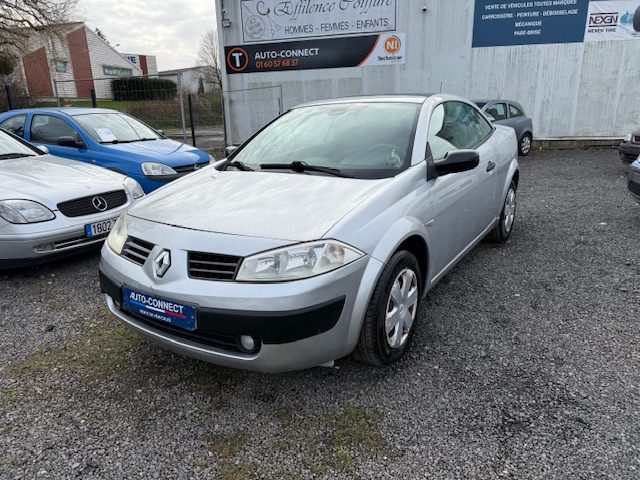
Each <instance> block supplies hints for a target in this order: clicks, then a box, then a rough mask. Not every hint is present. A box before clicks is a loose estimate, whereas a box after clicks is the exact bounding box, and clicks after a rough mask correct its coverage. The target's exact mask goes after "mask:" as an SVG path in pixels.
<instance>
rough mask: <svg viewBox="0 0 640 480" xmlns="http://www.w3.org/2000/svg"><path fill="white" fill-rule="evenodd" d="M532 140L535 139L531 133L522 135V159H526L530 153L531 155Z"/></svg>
mask: <svg viewBox="0 0 640 480" xmlns="http://www.w3.org/2000/svg"><path fill="white" fill-rule="evenodd" d="M532 140H533V137H532V136H531V134H530V133H525V134H524V135H522V138H521V139H520V142H519V143H518V154H519V155H520V156H521V157H526V156H527V155H529V153H531V142H532Z"/></svg>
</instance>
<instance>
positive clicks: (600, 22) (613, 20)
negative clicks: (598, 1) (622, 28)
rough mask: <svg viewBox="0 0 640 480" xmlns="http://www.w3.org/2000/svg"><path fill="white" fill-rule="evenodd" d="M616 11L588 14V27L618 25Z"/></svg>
mask: <svg viewBox="0 0 640 480" xmlns="http://www.w3.org/2000/svg"><path fill="white" fill-rule="evenodd" d="M618 18H619V14H618V12H615V13H592V14H591V15H590V16H589V26H590V27H613V26H615V25H618Z"/></svg>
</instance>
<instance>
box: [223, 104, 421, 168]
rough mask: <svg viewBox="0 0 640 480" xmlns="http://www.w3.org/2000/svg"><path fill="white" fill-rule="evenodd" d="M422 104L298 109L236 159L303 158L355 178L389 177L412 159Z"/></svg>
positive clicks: (259, 162) (257, 162)
mask: <svg viewBox="0 0 640 480" xmlns="http://www.w3.org/2000/svg"><path fill="white" fill-rule="evenodd" d="M420 106H421V105H419V104H412V103H374V102H367V103H348V104H335V105H320V106H311V107H303V108H298V109H295V110H292V111H291V112H289V113H287V114H286V115H283V116H282V117H280V118H279V119H277V120H276V121H275V122H273V123H272V124H271V125H269V126H268V127H266V128H265V129H264V130H263V131H262V132H260V133H259V134H258V135H256V136H255V137H254V138H253V139H252V140H251V141H249V143H247V144H246V145H244V146H243V147H242V149H241V150H239V151H238V152H237V153H236V154H235V155H234V156H233V160H234V161H237V162H242V163H243V164H245V165H247V166H250V167H251V168H254V169H258V168H259V166H262V169H263V170H268V166H267V165H268V164H280V165H282V164H289V163H293V162H304V163H306V164H308V165H314V166H320V167H328V168H334V169H338V170H340V171H341V172H345V173H347V174H349V175H350V176H354V177H356V178H390V177H393V176H395V175H397V174H398V173H400V172H402V171H404V170H405V169H407V168H408V166H409V164H410V161H411V151H412V147H413V139H414V135H415V128H416V123H417V119H418V115H419V112H420ZM307 173H308V172H307ZM315 173H316V174H317V173H318V172H315Z"/></svg>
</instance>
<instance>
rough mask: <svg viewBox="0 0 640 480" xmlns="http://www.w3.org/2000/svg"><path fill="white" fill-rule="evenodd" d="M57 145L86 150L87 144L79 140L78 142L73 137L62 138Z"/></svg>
mask: <svg viewBox="0 0 640 480" xmlns="http://www.w3.org/2000/svg"><path fill="white" fill-rule="evenodd" d="M57 144H58V145H60V146H61V147H71V148H85V147H86V145H85V143H84V142H83V141H82V140H80V139H78V140H76V139H75V138H73V137H60V138H59V139H58V141H57Z"/></svg>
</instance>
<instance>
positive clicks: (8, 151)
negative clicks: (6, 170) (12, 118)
mask: <svg viewBox="0 0 640 480" xmlns="http://www.w3.org/2000/svg"><path fill="white" fill-rule="evenodd" d="M36 155H37V154H36V152H34V151H33V150H32V149H31V148H29V147H27V146H26V145H24V144H23V143H21V142H19V141H18V140H16V139H15V138H12V137H11V136H10V135H7V134H6V133H4V132H2V131H0V160H6V159H9V158H20V157H35V156H36Z"/></svg>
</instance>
